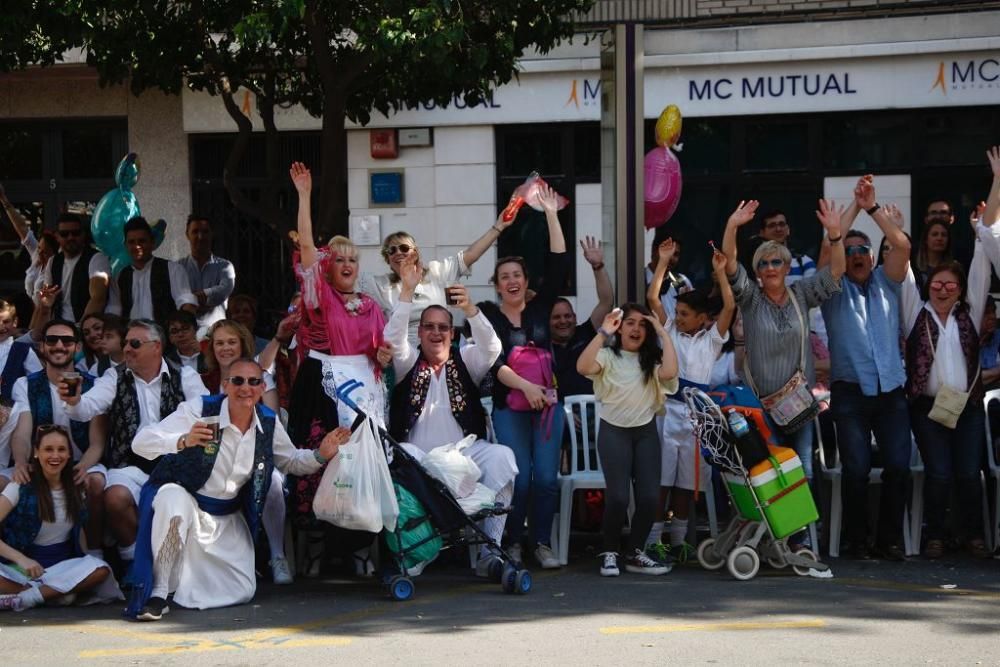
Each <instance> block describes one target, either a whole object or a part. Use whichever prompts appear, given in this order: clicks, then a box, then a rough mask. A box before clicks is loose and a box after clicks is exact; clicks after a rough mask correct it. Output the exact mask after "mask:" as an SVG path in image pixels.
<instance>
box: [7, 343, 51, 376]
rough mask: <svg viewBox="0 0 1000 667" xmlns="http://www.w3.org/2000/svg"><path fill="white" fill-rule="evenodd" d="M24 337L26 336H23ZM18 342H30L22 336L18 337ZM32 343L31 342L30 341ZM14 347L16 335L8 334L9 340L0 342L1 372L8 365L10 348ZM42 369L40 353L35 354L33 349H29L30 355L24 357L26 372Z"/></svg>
mask: <svg viewBox="0 0 1000 667" xmlns="http://www.w3.org/2000/svg"><path fill="white" fill-rule="evenodd" d="M22 338H24V337H23V336H22ZM17 341H18V342H29V341H30V338H29V340H28V341H24V340H22V339H21V338H19V339H17ZM29 344H30V343H29ZM13 347H14V337H13V336H8V337H7V340H5V341H3V342H0V373H2V372H3V370H4V369H5V368H6V367H7V358H8V357H10V350H11V348H13ZM40 370H42V362H41V361H39V360H38V355H37V354H35V351H34V350H33V349H31V350H28V356H26V357H25V358H24V373H25V375H27V374H28V373H36V372H38V371H40Z"/></svg>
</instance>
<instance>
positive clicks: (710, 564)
mask: <svg viewBox="0 0 1000 667" xmlns="http://www.w3.org/2000/svg"><path fill="white" fill-rule="evenodd" d="M714 547H715V538H714V537H710V538H708V539H707V540H703V541H702V542H701V544H699V545H698V562H699V563H701V566H702V567H703V568H705V569H706V570H718V569H719V568H721V567H723V566H724V565H725V564H726V559H725V558H723V557H720V556H719V555H718V554H716V553H715V548H714Z"/></svg>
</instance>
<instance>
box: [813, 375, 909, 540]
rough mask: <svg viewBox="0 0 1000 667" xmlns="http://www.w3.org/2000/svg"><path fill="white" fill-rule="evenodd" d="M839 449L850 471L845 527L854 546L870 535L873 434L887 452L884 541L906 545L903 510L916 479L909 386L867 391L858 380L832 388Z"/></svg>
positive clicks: (881, 532) (880, 526) (880, 531)
mask: <svg viewBox="0 0 1000 667" xmlns="http://www.w3.org/2000/svg"><path fill="white" fill-rule="evenodd" d="M830 411H831V413H832V414H833V421H834V423H835V424H836V425H837V449H838V450H839V452H840V463H841V465H842V466H843V471H844V488H843V507H844V530H845V533H846V535H847V539H848V541H849V542H851V544H853V545H863V544H865V543H866V541H867V539H868V478H869V475H870V473H871V469H872V449H871V441H872V433H874V434H875V441H876V442H877V443H878V448H879V452H880V453H881V455H882V489H881V498H880V500H879V515H878V528H877V531H878V532H877V534H878V543H879V544H880V545H886V546H888V545H894V546H902V544H903V513H904V510H905V508H906V489H907V485H908V483H909V479H910V410H909V407H908V405H907V402H906V395H905V393H904V392H903V389H902V388H900V389H896V390H894V391H890V392H886V393H881V394H878V395H877V396H865V395H864V394H863V393H862V392H861V387H860V386H859V385H857V384H854V383H853V382H834V383H833V386H831V387H830Z"/></svg>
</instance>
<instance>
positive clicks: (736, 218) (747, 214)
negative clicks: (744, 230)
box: [727, 199, 760, 227]
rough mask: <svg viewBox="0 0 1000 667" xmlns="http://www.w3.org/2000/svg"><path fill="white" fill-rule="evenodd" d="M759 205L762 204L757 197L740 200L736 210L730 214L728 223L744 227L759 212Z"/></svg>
mask: <svg viewBox="0 0 1000 667" xmlns="http://www.w3.org/2000/svg"><path fill="white" fill-rule="evenodd" d="M758 206H760V202H759V201H757V200H756V199H751V200H749V201H740V203H739V205H738V206H737V207H736V210H735V211H733V212H732V213H731V214H730V215H729V220H728V221H727V223H728V224H730V225H736V226H737V227H742V226H743V225H745V224H747V223H748V222H750V221H751V220H753V216H754V215H756V213H757V207H758Z"/></svg>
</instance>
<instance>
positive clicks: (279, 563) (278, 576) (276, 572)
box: [271, 556, 293, 586]
mask: <svg viewBox="0 0 1000 667" xmlns="http://www.w3.org/2000/svg"><path fill="white" fill-rule="evenodd" d="M271 578H272V579H273V580H274V583H276V584H278V585H281V586H287V585H288V584H290V583H292V581H293V579H292V570H291V568H289V567H288V561H287V560H286V559H285V557H284V556H278V557H277V558H274V559H272V560H271Z"/></svg>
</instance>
